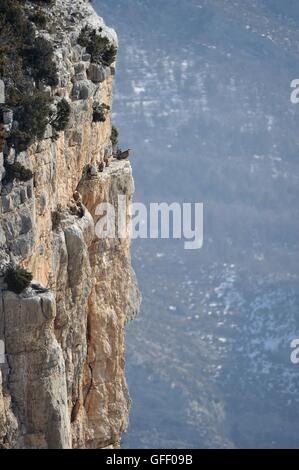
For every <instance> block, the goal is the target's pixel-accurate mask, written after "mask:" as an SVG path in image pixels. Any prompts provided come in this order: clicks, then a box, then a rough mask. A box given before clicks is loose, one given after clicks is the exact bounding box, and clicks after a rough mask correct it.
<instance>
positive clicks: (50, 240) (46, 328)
mask: <svg viewBox="0 0 299 470" xmlns="http://www.w3.org/2000/svg"><path fill="white" fill-rule="evenodd" d="M28 5H29V3H28ZM45 9H46V10H47V11H46V13H47V15H48V22H49V31H51V33H49V34H48V33H47V38H48V39H49V40H50V41H53V45H54V48H55V59H56V62H57V65H58V71H59V85H58V87H57V88H56V89H52V91H51V93H53V95H54V94H55V93H56V94H59V97H64V98H65V99H66V100H67V101H68V102H69V104H70V106H71V117H70V122H69V124H68V127H67V129H66V130H65V131H64V132H61V133H60V134H59V138H58V140H56V141H52V139H51V138H50V137H51V129H48V130H47V133H46V135H45V137H44V139H43V140H41V141H40V142H38V143H36V144H34V145H32V146H31V147H30V148H29V149H28V151H27V152H23V153H22V154H19V155H16V156H15V158H16V161H19V162H20V163H22V165H24V166H25V167H26V168H30V169H31V171H32V172H33V174H34V179H33V180H31V181H27V182H20V181H17V180H15V181H14V182H13V183H12V184H10V185H2V187H1V188H0V189H1V198H0V201H1V203H0V210H1V214H0V339H3V340H4V341H5V346H6V364H4V365H1V366H0V448H1V447H3V448H75V447H80V448H102V447H107V446H111V447H118V446H119V443H120V439H121V434H122V433H123V431H124V430H125V429H126V427H127V421H128V414H129V408H130V398H129V395H128V391H127V386H126V380H125V376H124V361H125V354H124V325H125V322H126V320H127V318H128V317H132V316H134V315H135V314H136V312H137V311H138V308H139V303H140V294H139V291H138V288H137V283H136V278H135V274H134V272H133V271H132V267H131V260H130V237H129V231H128V230H127V232H126V237H125V238H123V239H115V240H99V239H98V238H97V237H96V236H95V231H94V223H95V222H96V219H95V209H96V207H97V205H98V204H100V203H101V202H109V203H111V204H113V205H115V206H116V204H117V196H118V193H119V192H120V193H121V194H125V195H126V198H127V202H128V207H129V206H130V203H131V198H132V194H133V191H134V184H133V178H132V172H131V167H130V164H129V163H128V162H116V161H115V162H112V163H111V165H110V166H109V168H105V169H104V171H103V172H101V173H97V172H95V174H94V175H93V176H92V177H89V176H88V177H87V176H86V177H85V176H83V174H84V171H83V170H84V167H85V166H86V165H93V167H94V168H98V166H99V165H100V164H101V163H102V162H103V161H104V157H105V156H107V155H111V153H112V147H111V142H110V135H111V116H110V113H107V118H106V121H105V122H101V123H93V122H92V121H93V119H92V117H93V108H94V103H95V102H97V103H105V104H107V105H109V106H110V107H111V101H112V83H113V76H112V73H114V68H113V67H112V68H113V70H112V73H111V70H110V67H102V66H98V67H95V66H94V64H91V63H90V56H89V55H88V54H86V51H85V49H84V48H83V47H81V46H79V45H78V44H77V37H78V35H79V33H80V31H81V29H82V27H83V26H85V25H86V24H89V25H91V26H92V27H93V28H99V27H101V28H103V33H102V34H104V35H106V36H107V37H108V38H109V40H110V41H111V42H112V43H114V44H117V38H116V35H115V33H114V31H113V30H111V29H109V28H107V27H106V26H105V24H104V22H103V20H102V19H101V18H99V17H98V16H97V15H96V14H95V12H94V10H93V9H92V7H91V6H90V4H89V2H85V1H82V0H81V1H80V0H76V1H72V2H70V1H68V0H64V1H63V0H57V1H56V4H55V6H54V7H45ZM52 31H53V33H52ZM54 31H55V34H54ZM3 157H4V158H8V156H7V155H5V154H4V155H3V154H1V158H0V172H1V176H3V174H4V168H3V166H2V161H3ZM76 190H78V191H79V192H80V194H81V199H82V204H83V206H82V208H83V214H81V216H80V215H79V212H78V206H76V201H74V199H73V194H74V192H75V191H76ZM53 215H55V217H53ZM82 215H83V216H82ZM54 219H55V223H54ZM129 221H130V215H129V214H127V216H126V223H127V228H128V226H129ZM10 262H14V263H17V264H21V265H23V266H24V267H25V268H26V269H27V270H29V271H31V272H32V274H33V278H34V281H35V283H39V284H41V285H42V286H47V287H48V291H46V292H44V291H43V289H33V288H29V289H27V290H26V291H25V292H24V293H22V294H20V295H16V294H14V293H12V292H8V291H7V290H6V285H5V283H4V273H5V270H6V267H7V266H8V264H9V263H10Z"/></svg>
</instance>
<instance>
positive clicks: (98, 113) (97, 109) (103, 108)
mask: <svg viewBox="0 0 299 470" xmlns="http://www.w3.org/2000/svg"><path fill="white" fill-rule="evenodd" d="M109 110H110V106H108V105H107V104H105V103H103V104H100V105H98V104H95V105H94V107H93V116H92V120H93V122H105V121H106V119H107V112H108V111H109Z"/></svg>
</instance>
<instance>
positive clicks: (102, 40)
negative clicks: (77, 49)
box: [78, 26, 117, 67]
mask: <svg viewBox="0 0 299 470" xmlns="http://www.w3.org/2000/svg"><path fill="white" fill-rule="evenodd" d="M102 31H103V30H102V28H99V29H98V30H96V29H93V30H90V28H89V27H88V26H85V27H84V28H82V30H81V33H80V35H79V38H78V44H80V46H82V47H85V48H86V52H87V53H88V54H90V56H91V61H92V62H94V63H96V64H99V65H101V64H103V65H105V66H108V67H109V66H110V65H112V64H113V62H114V61H115V59H116V54H117V48H116V47H115V46H114V44H111V42H110V41H109V39H108V38H107V37H106V36H102V35H101V33H102Z"/></svg>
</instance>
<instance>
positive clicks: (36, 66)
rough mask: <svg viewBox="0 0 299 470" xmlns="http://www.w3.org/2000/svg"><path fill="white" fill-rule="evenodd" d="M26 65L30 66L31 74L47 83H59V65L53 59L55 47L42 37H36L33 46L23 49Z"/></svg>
mask: <svg viewBox="0 0 299 470" xmlns="http://www.w3.org/2000/svg"><path fill="white" fill-rule="evenodd" d="M23 57H24V61H25V65H27V67H30V69H31V75H32V76H33V77H34V78H35V80H37V81H43V82H45V83H46V84H47V85H51V86H56V85H58V75H57V67H56V64H55V63H54V61H53V47H52V45H51V44H50V42H49V41H48V40H47V39H45V38H42V37H38V38H35V39H34V42H33V44H32V47H30V48H28V49H25V50H24V51H23Z"/></svg>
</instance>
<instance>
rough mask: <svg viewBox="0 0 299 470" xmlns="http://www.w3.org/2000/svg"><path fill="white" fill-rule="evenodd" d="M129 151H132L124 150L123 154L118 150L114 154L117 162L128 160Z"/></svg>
mask: <svg viewBox="0 0 299 470" xmlns="http://www.w3.org/2000/svg"><path fill="white" fill-rule="evenodd" d="M131 151H132V149H128V150H125V151H124V152H122V151H121V150H120V149H118V151H117V152H116V156H115V158H116V159H117V160H126V159H127V158H129V156H130V152H131Z"/></svg>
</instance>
